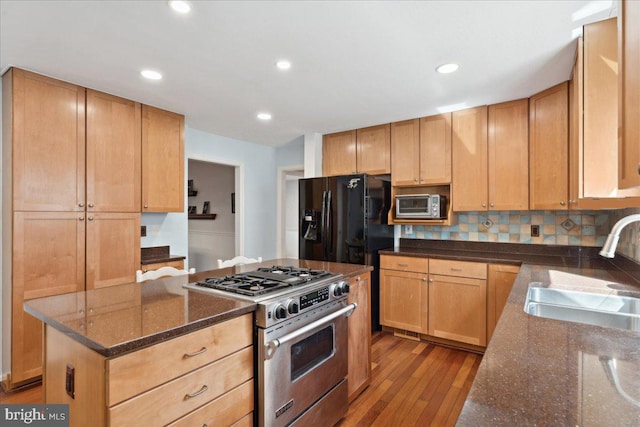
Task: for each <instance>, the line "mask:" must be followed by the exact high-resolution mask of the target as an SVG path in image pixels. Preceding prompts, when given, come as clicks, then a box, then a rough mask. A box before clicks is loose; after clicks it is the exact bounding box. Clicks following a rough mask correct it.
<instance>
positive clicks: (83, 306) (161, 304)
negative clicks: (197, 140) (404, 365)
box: [24, 259, 371, 357]
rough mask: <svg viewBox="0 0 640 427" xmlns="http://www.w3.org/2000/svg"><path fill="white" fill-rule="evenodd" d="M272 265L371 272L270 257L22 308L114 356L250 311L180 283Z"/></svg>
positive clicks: (33, 302) (359, 267)
mask: <svg viewBox="0 0 640 427" xmlns="http://www.w3.org/2000/svg"><path fill="white" fill-rule="evenodd" d="M272 265H292V266H299V267H305V268H312V269H318V270H327V271H330V272H332V273H336V274H343V275H345V276H351V275H356V274H363V273H366V272H368V271H371V267H368V266H363V265H352V264H339V263H331V262H322V261H306V260H296V259H274V260H268V261H265V262H263V263H261V264H248V265H244V266H237V267H229V268H223V269H218V270H210V271H205V272H200V273H196V274H192V275H184V276H177V277H166V278H162V279H158V280H150V281H146V282H142V283H129V284H124V285H119V286H111V287H107V288H101V289H95V290H89V291H85V292H76V293H69V294H63V295H56V296H51V297H44V298H38V299H33V300H29V301H26V302H25V303H24V309H25V311H26V312H27V313H29V314H31V315H33V316H34V317H36V318H38V319H40V320H42V321H43V322H44V323H46V324H48V325H50V326H52V327H54V328H56V329H57V330H59V331H61V332H63V333H65V334H66V335H68V336H70V337H71V338H73V339H74V340H76V341H78V342H80V343H81V344H83V345H85V346H87V347H88V348H91V349H92V350H94V351H96V352H97V353H99V354H101V355H103V356H106V357H115V356H119V355H121V354H124V353H127V352H130V351H134V350H138V349H140V348H142V347H146V346H149V345H153V344H156V343H158V342H161V341H164V340H167V339H170V338H173V337H176V336H179V335H183V334H186V333H189V332H192V331H195V330H198V329H202V328H204V327H207V326H210V325H213V324H215V323H219V322H222V321H224V320H228V319H230V318H233V317H237V316H241V315H243V314H246V313H251V312H253V311H255V309H256V305H255V304H254V303H251V302H247V301H240V300H235V299H233V298H226V297H222V296H218V295H213V294H206V293H203V292H197V291H191V290H188V289H185V288H184V287H183V285H184V284H186V283H189V282H195V281H198V280H202V279H204V278H205V277H219V276H225V275H229V274H235V273H241V272H247V271H252V270H255V269H256V268H258V267H270V266H272Z"/></svg>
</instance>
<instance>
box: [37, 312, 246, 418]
mask: <svg viewBox="0 0 640 427" xmlns="http://www.w3.org/2000/svg"><path fill="white" fill-rule="evenodd" d="M252 319H253V317H252V314H246V315H243V316H240V317H237V318H234V319H231V320H227V321H224V322H222V323H218V324H216V325H213V326H210V327H207V328H204V329H201V330H198V331H195V332H192V333H190V334H187V335H183V336H180V337H177V338H173V339H171V340H168V341H163V342H161V343H158V344H156V345H153V346H151V347H146V348H143V349H141V350H137V351H134V352H132V353H127V354H125V355H122V356H119V357H115V358H111V359H109V358H105V357H103V356H101V355H99V354H98V353H96V352H94V351H92V350H90V349H89V348H87V347H85V346H83V345H82V344H80V343H78V342H77V341H75V340H73V339H71V338H69V337H68V336H66V335H65V334H63V333H61V332H59V331H57V330H56V329H54V328H52V327H51V326H49V325H47V326H46V329H45V331H46V332H45V335H46V336H45V343H46V344H45V363H46V364H45V381H44V400H45V403H47V404H54V403H62V404H68V405H69V409H70V425H71V426H85V425H93V426H109V425H113V426H140V425H168V424H170V425H180V426H182V425H205V424H209V425H232V424H234V423H236V422H238V423H239V425H246V424H247V420H252V413H253V410H254V390H253V387H254V380H253V377H254V367H253V334H252V326H253V322H252ZM202 349H206V350H205V351H202ZM187 354H192V357H188V356H186V355H187ZM69 366H71V367H72V368H73V369H74V372H75V375H74V376H75V382H74V396H73V397H71V396H70V395H69V394H68V393H67V391H66V387H65V385H66V383H65V380H66V372H67V369H68V367H69Z"/></svg>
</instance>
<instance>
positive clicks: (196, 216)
mask: <svg viewBox="0 0 640 427" xmlns="http://www.w3.org/2000/svg"><path fill="white" fill-rule="evenodd" d="M216 215H217V214H189V219H210V220H214V219H216Z"/></svg>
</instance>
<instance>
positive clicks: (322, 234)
mask: <svg viewBox="0 0 640 427" xmlns="http://www.w3.org/2000/svg"><path fill="white" fill-rule="evenodd" d="M326 220H327V192H326V191H323V192H322V218H321V229H320V240H321V241H322V258H323V259H324V258H326V255H327V229H326Z"/></svg>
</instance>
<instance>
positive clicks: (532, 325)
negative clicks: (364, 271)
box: [381, 239, 640, 426]
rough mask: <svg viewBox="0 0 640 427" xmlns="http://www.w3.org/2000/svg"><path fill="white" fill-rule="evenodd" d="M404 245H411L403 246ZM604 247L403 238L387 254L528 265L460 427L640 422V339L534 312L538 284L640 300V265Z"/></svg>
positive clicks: (491, 344) (509, 301)
mask: <svg viewBox="0 0 640 427" xmlns="http://www.w3.org/2000/svg"><path fill="white" fill-rule="evenodd" d="M403 243H405V245H403ZM598 250H599V248H590V247H582V248H581V247H561V246H540V247H534V245H518V244H499V243H475V242H444V241H440V242H438V241H432V242H427V241H422V242H412V241H406V240H404V239H403V240H401V245H400V247H399V248H396V249H394V250H388V251H381V254H387V255H399V256H410V257H420V258H429V259H445V260H456V261H469V262H485V263H497V264H514V265H520V271H519V273H518V275H517V278H516V280H515V283H514V285H513V288H512V290H511V293H510V294H509V297H508V299H507V302H506V305H505V307H504V309H503V311H502V316H501V317H500V320H499V321H498V324H497V326H496V328H495V331H494V332H493V337H492V338H491V341H490V342H489V344H488V346H487V348H486V352H485V353H484V356H483V359H482V363H481V364H480V367H479V369H478V372H477V374H476V377H475V380H474V382H473V385H472V387H471V390H470V392H469V395H468V396H467V399H466V401H465V404H464V407H463V409H462V412H461V414H460V417H459V418H458V422H457V425H458V426H514V425H518V426H524V425H531V426H534V425H537V426H605V425H615V426H622V425H640V391H639V390H640V333H639V332H638V331H637V330H636V331H628V330H622V329H614V328H605V327H599V326H592V325H588V324H582V323H575V322H568V321H559V320H553V319H547V318H543V317H536V316H533V315H530V314H527V313H525V311H524V304H525V299H526V294H527V291H528V289H529V284H530V283H532V282H533V283H538V284H540V286H544V287H550V288H561V289H570V290H578V291H584V292H592V293H605V294H611V293H621V294H629V295H634V296H640V285H639V283H640V282H639V281H638V278H639V277H640V275H639V274H638V265H637V264H635V263H633V262H631V261H628V260H625V259H624V258H623V257H620V256H616V258H614V259H613V260H607V259H604V258H602V257H600V256H599V255H598Z"/></svg>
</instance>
